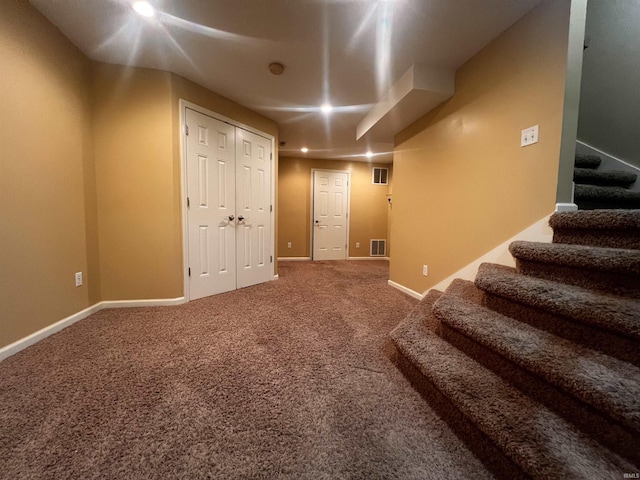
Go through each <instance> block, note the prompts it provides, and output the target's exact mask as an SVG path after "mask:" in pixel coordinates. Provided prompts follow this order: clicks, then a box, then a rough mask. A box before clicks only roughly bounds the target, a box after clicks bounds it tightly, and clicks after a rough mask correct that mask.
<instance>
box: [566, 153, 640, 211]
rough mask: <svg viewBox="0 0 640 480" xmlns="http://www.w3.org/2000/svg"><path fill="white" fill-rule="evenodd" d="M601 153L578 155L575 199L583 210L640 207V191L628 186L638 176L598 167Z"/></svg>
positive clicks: (576, 160)
mask: <svg viewBox="0 0 640 480" xmlns="http://www.w3.org/2000/svg"><path fill="white" fill-rule="evenodd" d="M601 163H602V161H601V159H600V157H598V156H597V155H576V157H575V162H574V167H575V168H574V170H573V181H574V183H575V188H574V202H575V203H576V205H578V208H579V209H580V210H594V209H620V208H624V209H631V208H640V192H635V191H631V190H628V188H629V187H631V186H632V185H633V184H634V183H635V182H636V180H637V178H638V176H637V175H636V174H635V173H632V172H626V171H615V170H598V169H599V168H600V164H601Z"/></svg>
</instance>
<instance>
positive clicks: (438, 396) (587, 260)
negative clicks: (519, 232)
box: [391, 210, 640, 479]
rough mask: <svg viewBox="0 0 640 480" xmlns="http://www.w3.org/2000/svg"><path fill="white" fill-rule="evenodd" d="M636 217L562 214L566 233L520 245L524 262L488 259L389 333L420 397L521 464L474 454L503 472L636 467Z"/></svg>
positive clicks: (614, 472) (639, 417)
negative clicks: (499, 463)
mask: <svg viewBox="0 0 640 480" xmlns="http://www.w3.org/2000/svg"><path fill="white" fill-rule="evenodd" d="M608 218H610V219H613V221H612V222H611V224H609V225H602V224H601V223H600V222H601V221H603V220H604V221H606V219H608ZM638 222H640V211H638V210H635V211H628V212H624V213H623V212H621V211H609V212H607V213H604V212H595V211H593V212H592V211H578V212H567V213H556V214H554V215H553V216H552V217H551V220H550V224H551V225H552V227H554V229H555V228H556V226H557V228H558V230H564V231H570V232H571V240H572V241H571V242H570V243H568V244H562V243H559V238H562V236H561V235H559V236H555V235H554V243H552V244H541V243H533V242H514V243H513V244H512V245H511V252H512V253H513V255H514V256H515V257H516V263H517V268H516V269H513V268H510V267H504V266H499V265H492V264H483V265H481V266H480V268H479V271H478V275H477V277H476V280H475V283H473V282H467V281H463V280H459V279H458V280H454V281H453V282H452V283H451V285H450V286H449V287H448V288H447V289H446V291H445V292H444V293H442V294H440V293H438V294H437V295H436V296H435V297H431V298H432V299H431V303H430V305H431V308H430V309H428V308H426V307H425V306H423V307H422V310H421V313H422V315H423V318H422V322H421V321H420V320H419V319H417V318H416V313H415V312H416V310H414V312H413V313H412V314H410V315H409V316H407V317H406V318H405V319H404V320H403V321H402V322H401V323H400V324H399V325H398V327H397V328H396V329H395V330H393V331H392V333H391V336H392V339H393V341H394V344H395V345H396V348H397V349H398V351H399V354H400V355H401V361H399V362H398V365H399V366H400V368H401V370H402V371H403V372H405V374H406V375H407V376H408V378H410V380H411V381H412V383H413V384H414V385H415V386H416V388H418V390H419V391H420V392H421V393H422V395H423V397H424V398H426V399H427V400H428V402H429V403H431V404H432V405H434V408H436V409H438V410H443V409H444V408H442V407H440V406H441V405H448V408H450V409H451V410H454V411H456V412H457V413H458V416H462V417H464V418H465V420H464V421H462V420H459V419H458V420H455V421H454V422H451V420H450V419H449V417H451V416H455V415H450V416H444V415H443V418H445V419H447V421H450V423H453V424H455V425H457V424H464V423H465V422H466V424H468V425H469V427H468V428H467V429H466V430H465V429H460V428H456V427H455V426H452V428H454V429H456V431H457V433H458V434H459V435H460V436H461V437H463V438H464V439H465V441H467V442H468V443H469V442H472V441H475V442H480V443H484V444H483V445H479V446H476V447H475V450H474V451H476V452H482V451H490V450H491V449H497V450H498V451H499V452H500V453H499V454H496V457H500V456H502V457H504V458H505V459H506V463H505V464H508V465H510V466H511V467H512V468H515V469H516V470H517V473H515V474H508V473H505V471H504V470H503V471H500V470H499V469H496V468H494V467H495V466H494V465H492V463H491V462H490V461H487V460H486V456H484V455H481V454H479V455H478V456H479V458H481V459H482V460H483V462H484V463H485V465H486V466H487V468H490V469H491V470H492V471H494V472H495V473H496V475H498V476H499V477H500V478H513V477H516V478H527V477H530V478H540V479H547V478H576V479H577V478H598V479H601V478H621V477H623V475H624V474H625V473H631V474H633V473H635V472H638V471H640V449H639V448H638V438H640V336H639V334H640V330H638V326H639V325H640V300H639V299H638V291H639V290H640V288H638V285H640V283H638V282H639V280H640V270H639V269H638V265H639V264H638V259H640V257H638V250H634V249H632V248H629V245H632V244H633V243H632V242H628V239H629V238H631V237H633V235H634V234H635V233H634V232H637V228H638ZM603 232H605V233H604V235H602V233H603ZM591 239H595V240H596V242H595V243H597V246H596V245H593V244H591ZM608 239H610V240H611V242H610V243H608ZM621 244H624V245H625V246H626V247H627V248H626V249H621V248H620V245H621ZM621 285H622V286H621ZM429 297H430V294H429V295H428V296H427V298H429ZM421 379H422V380H421ZM433 391H437V393H433ZM474 429H475V430H477V432H476V431H474ZM509 462H510V463H509Z"/></svg>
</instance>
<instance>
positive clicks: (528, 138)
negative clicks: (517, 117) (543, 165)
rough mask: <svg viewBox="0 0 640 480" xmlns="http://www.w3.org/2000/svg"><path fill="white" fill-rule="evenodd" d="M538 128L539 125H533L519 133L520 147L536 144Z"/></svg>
mask: <svg viewBox="0 0 640 480" xmlns="http://www.w3.org/2000/svg"><path fill="white" fill-rule="evenodd" d="M538 127H539V125H534V126H533V127H529V128H525V129H524V130H522V131H521V132H520V146H521V147H526V146H527V145H531V144H534V143H538Z"/></svg>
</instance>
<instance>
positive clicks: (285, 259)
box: [278, 257, 311, 262]
mask: <svg viewBox="0 0 640 480" xmlns="http://www.w3.org/2000/svg"><path fill="white" fill-rule="evenodd" d="M307 260H311V257H278V261H279V262H305V261H307Z"/></svg>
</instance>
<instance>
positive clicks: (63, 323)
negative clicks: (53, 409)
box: [0, 303, 101, 361]
mask: <svg viewBox="0 0 640 480" xmlns="http://www.w3.org/2000/svg"><path fill="white" fill-rule="evenodd" d="M99 310H101V307H100V304H99V303H97V304H95V305H93V306H91V307H88V308H85V309H84V310H81V311H79V312H77V313H74V314H73V315H70V316H68V317H66V318H63V319H62V320H60V321H58V322H56V323H54V324H52V325H49V326H48V327H44V328H43V329H41V330H38V331H37V332H34V333H32V334H31V335H27V336H26V337H24V338H21V339H20V340H17V341H15V342H13V343H11V344H9V345H7V346H6V347H2V348H0V361H2V360H4V359H5V358H8V357H10V356H11V355H14V354H16V353H18V352H19V351H20V350H24V349H25V348H27V347H30V346H31V345H34V344H36V343H38V342H39V341H40V340H44V339H45V338H47V337H48V336H49V335H53V334H54V333H58V332H59V331H60V330H62V329H64V328H67V327H68V326H70V325H73V324H74V323H76V322H78V321H80V320H82V319H84V318H87V317H88V316H89V315H91V314H93V313H95V312H97V311H99Z"/></svg>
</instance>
